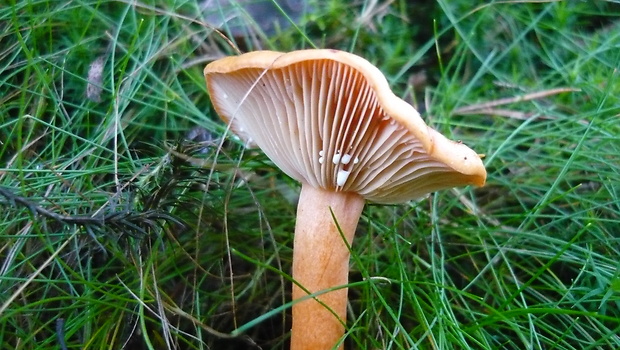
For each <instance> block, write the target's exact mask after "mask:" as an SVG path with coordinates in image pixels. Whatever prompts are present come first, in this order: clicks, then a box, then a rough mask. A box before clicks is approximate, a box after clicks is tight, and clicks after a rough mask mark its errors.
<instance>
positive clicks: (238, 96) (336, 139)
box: [205, 50, 486, 203]
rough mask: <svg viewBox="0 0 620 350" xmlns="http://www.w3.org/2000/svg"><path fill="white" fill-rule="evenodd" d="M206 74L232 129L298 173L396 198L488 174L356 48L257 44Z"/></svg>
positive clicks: (479, 180) (384, 199) (376, 197)
mask: <svg viewBox="0 0 620 350" xmlns="http://www.w3.org/2000/svg"><path fill="white" fill-rule="evenodd" d="M205 77H206V80H207V88H208V90H209V93H210V97H211V100H212V102H213V105H214V107H215V110H216V111H217V113H218V114H219V115H220V117H221V118H222V119H223V120H224V121H226V122H228V123H230V125H231V130H232V131H233V132H234V133H235V134H237V135H238V136H239V137H241V138H242V139H244V140H245V141H246V142H248V143H250V144H256V145H258V146H259V147H260V148H261V149H262V150H263V151H264V152H265V154H266V155H267V156H268V157H269V158H270V159H271V160H272V161H273V162H274V163H275V164H276V165H277V166H278V167H280V168H281V169H282V171H284V172H285V173H286V174H287V175H289V176H291V177H292V178H294V179H296V180H298V181H301V182H303V183H307V184H309V185H312V186H315V187H319V188H323V189H327V190H333V191H348V192H357V193H359V194H361V195H362V196H364V197H365V198H366V199H368V200H370V201H374V202H378V203H398V202H404V201H407V200H411V199H414V198H417V197H421V196H423V195H425V194H427V193H429V192H433V191H437V190H440V189H444V188H449V187H454V186H462V185H467V184H475V185H478V186H481V185H483V184H484V182H485V180H486V170H485V169H484V165H483V164H482V161H481V159H480V157H479V156H478V155H477V154H476V153H475V152H474V151H473V150H471V149H470V148H469V147H467V146H465V145H464V144H461V143H458V142H453V141H450V140H448V139H447V138H445V137H444V136H443V135H441V134H440V133H438V132H437V131H435V130H433V129H432V128H430V127H428V126H427V125H426V123H424V121H423V120H422V118H421V117H420V115H419V113H418V112H417V111H416V110H415V109H414V108H413V107H412V106H411V105H409V104H408V103H406V102H405V101H403V100H402V99H400V98H398V97H397V96H396V95H394V94H393V93H392V91H391V89H390V88H389V85H388V83H387V80H386V79H385V77H384V75H383V74H382V73H381V72H380V71H379V70H378V69H377V68H376V67H375V66H373V65H372V64H371V63H369V62H368V61H366V60H365V59H363V58H361V57H359V56H356V55H353V54H350V53H347V52H343V51H336V50H301V51H293V52H290V53H281V52H274V51H255V52H250V53H247V54H243V55H240V56H231V57H227V58H223V59H220V60H217V61H215V62H212V63H210V64H209V65H207V67H206V68H205Z"/></svg>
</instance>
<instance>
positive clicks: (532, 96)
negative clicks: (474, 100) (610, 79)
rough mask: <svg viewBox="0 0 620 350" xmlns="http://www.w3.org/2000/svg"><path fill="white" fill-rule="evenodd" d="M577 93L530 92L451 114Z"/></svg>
mask: <svg viewBox="0 0 620 350" xmlns="http://www.w3.org/2000/svg"><path fill="white" fill-rule="evenodd" d="M577 91H581V90H580V89H575V88H557V89H551V90H544V91H538V92H532V93H530V94H525V95H521V96H514V97H507V98H501V99H499V100H495V101H490V102H484V103H479V104H475V105H471V106H466V107H461V108H457V109H455V110H454V111H452V114H460V115H463V114H473V113H477V112H478V113H479V112H480V111H489V110H491V108H493V107H497V106H503V105H507V104H510V103H516V102H523V101H531V100H536V99H539V98H543V97H547V96H552V95H557V94H561V93H564V92H577Z"/></svg>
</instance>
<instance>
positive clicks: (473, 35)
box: [0, 0, 620, 349]
mask: <svg viewBox="0 0 620 350" xmlns="http://www.w3.org/2000/svg"><path fill="white" fill-rule="evenodd" d="M9 3H11V5H10V6H2V5H0V186H1V187H2V189H4V190H3V191H4V193H5V194H6V195H3V196H2V197H0V208H1V211H0V291H1V294H0V348H2V349H34V348H36V349H59V348H60V341H59V339H58V334H59V333H58V331H57V325H58V324H59V320H63V323H62V326H63V327H62V328H63V330H64V341H65V342H66V345H67V348H68V349H120V348H122V347H123V346H125V347H126V348H131V349H148V348H151V349H165V348H177V349H249V348H256V349H258V346H260V347H261V348H263V349H282V348H288V346H287V344H288V330H289V328H290V319H289V317H288V316H287V315H289V314H290V304H288V303H289V301H290V281H289V276H288V274H289V271H290V265H291V256H292V235H291V232H292V230H293V227H294V214H295V200H294V198H295V195H296V194H297V193H298V190H299V188H298V185H297V184H296V183H295V182H294V181H292V180H290V179H288V178H286V177H285V176H284V175H282V174H281V173H280V172H279V171H278V170H277V169H276V168H275V167H274V166H273V164H272V163H271V162H270V161H269V160H268V159H267V158H266V157H265V156H264V155H263V154H261V153H260V152H257V151H254V150H244V149H243V147H242V145H240V144H239V143H238V142H237V141H236V140H235V139H233V138H230V137H226V138H224V139H222V136H223V135H224V134H225V130H226V127H225V125H223V124H222V123H221V122H220V121H219V118H218V117H217V116H216V115H215V114H214V112H213V110H212V108H211V106H210V102H209V98H208V96H207V92H206V88H205V84H204V78H203V76H202V69H203V67H204V65H205V64H206V62H208V61H210V60H212V59H214V58H217V57H221V56H222V55H228V54H234V53H235V50H234V49H233V48H232V47H231V43H229V42H227V41H226V40H224V39H223V37H222V36H221V35H219V34H217V33H215V32H214V31H213V30H212V28H210V27H208V26H206V25H204V23H202V22H201V20H200V14H199V13H200V10H199V8H198V7H197V5H196V2H194V1H175V0H164V1H157V2H138V3H134V2H128V1H127V2H125V1H103V0H99V1H97V0H95V1H82V0H77V1H67V2H64V1H62V2H61V1H50V0H32V1H28V0H27V1H19V0H12V1H9ZM372 4H373V2H371V1H366V2H359V3H357V4H356V5H344V4H343V2H338V1H324V2H322V5H321V6H319V5H317V6H316V7H315V8H314V12H313V13H312V14H311V15H310V16H308V18H307V19H306V20H302V21H301V22H299V23H298V27H297V28H295V27H291V28H288V29H284V30H283V31H282V32H279V33H276V34H273V35H266V34H265V33H262V34H263V35H262V39H261V40H258V41H257V40H244V39H242V38H241V39H240V38H237V39H231V40H232V42H233V43H235V45H239V46H240V47H241V48H242V50H250V49H258V48H261V47H262V48H265V49H267V48H268V49H275V50H280V51H288V50H294V49H300V48H309V47H330V48H338V49H342V50H347V51H352V52H354V53H357V54H359V55H362V56H364V57H366V58H367V59H369V60H370V61H371V62H373V63H375V64H377V66H379V68H380V69H381V70H382V71H383V72H384V73H385V74H386V76H387V77H388V80H389V81H390V83H391V84H392V86H393V87H394V90H395V92H396V93H397V95H400V96H402V97H403V98H405V99H406V100H409V101H412V102H413V103H414V104H415V105H416V106H417V107H418V109H419V110H421V111H423V115H424V118H425V119H426V121H427V123H428V124H429V125H432V126H433V127H435V128H437V129H438V130H440V131H441V132H444V133H446V134H447V135H448V136H449V137H451V138H453V139H459V140H462V141H463V142H464V143H466V144H468V145H469V146H471V147H472V148H473V149H475V150H476V151H477V152H479V153H481V154H485V155H486V157H485V159H484V161H485V164H486V166H487V170H488V173H489V178H488V183H487V185H486V186H485V187H483V188H479V189H475V188H461V189H456V190H452V191H443V192H441V193H437V194H433V195H432V196H430V197H428V198H425V199H422V200H419V201H415V202H411V203H408V204H405V205H398V206H378V205H368V206H367V207H366V208H365V210H364V214H363V217H362V219H361V221H360V226H359V229H358V235H357V236H356V240H355V242H354V244H353V257H352V263H351V288H350V292H349V295H350V308H349V310H350V316H349V323H348V326H349V328H348V337H347V344H348V345H347V346H348V347H349V348H352V349H412V348H413V349H415V348H419V349H618V348H620V336H618V334H620V272H619V271H620V270H619V264H620V263H619V261H620V136H619V135H620V97H619V96H620V73H619V72H618V70H617V69H618V67H620V50H619V48H620V26H619V24H618V23H620V22H618V19H619V18H620V5H618V4H617V3H613V2H611V1H562V2H556V1H549V2H535V1H532V2H527V1H523V2H517V1H515V2H511V1H504V2H501V1H496V2H495V3H488V4H486V5H472V2H470V1H465V0H439V1H437V2H431V1H428V2H423V3H421V4H419V5H416V6H413V5H409V1H405V0H397V1H393V2H391V3H390V4H389V5H386V4H385V3H384V2H382V3H380V4H378V5H377V6H375V7H373V6H372ZM384 5H385V7H383V6H384ZM475 6H478V7H475ZM365 13H366V14H367V13H371V14H372V15H371V16H364V14H365ZM97 61H98V62H99V63H101V64H102V67H103V69H102V71H101V74H99V75H97V74H95V73H97V72H92V71H91V74H94V75H93V76H92V77H91V80H92V81H91V86H90V88H89V89H90V91H91V95H90V96H91V98H87V94H86V91H87V87H88V84H89V81H88V76H89V70H90V69H91V68H90V67H91V65H92V64H93V63H94V62H97ZM95 75H96V76H95ZM558 88H564V89H565V90H566V91H565V92H561V93H559V92H554V91H552V89H558ZM99 90H101V91H100V92H98V91H99ZM569 90H570V91H569ZM537 92H549V93H547V94H543V95H544V96H541V97H538V98H533V97H535V96H532V95H531V94H534V93H537ZM522 96H525V97H526V98H522V99H520V97H522ZM504 98H514V100H512V101H511V102H509V103H504V104H501V105H496V106H491V107H488V108H482V107H483V106H484V104H486V103H491V102H493V101H499V100H500V99H504ZM472 110H473V111H472ZM197 126H200V127H203V128H205V129H206V130H207V131H208V134H210V135H211V136H212V137H213V141H212V142H211V143H208V144H207V145H197V144H196V143H195V142H190V141H187V140H184V139H185V135H187V133H188V132H189V130H190V129H192V128H194V127H197ZM187 157H195V158H198V159H194V160H193V161H191V162H190V161H187V160H186V158H187ZM215 162H216V163H217V165H215V166H213V164H214V163H215ZM291 198H292V199H291ZM264 315H267V316H270V317H264ZM239 328H241V331H235V330H236V329H239Z"/></svg>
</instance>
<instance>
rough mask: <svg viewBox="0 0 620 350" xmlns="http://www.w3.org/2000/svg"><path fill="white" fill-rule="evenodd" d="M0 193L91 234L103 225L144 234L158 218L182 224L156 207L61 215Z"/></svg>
mask: <svg viewBox="0 0 620 350" xmlns="http://www.w3.org/2000/svg"><path fill="white" fill-rule="evenodd" d="M0 195H1V196H2V197H4V198H6V199H7V201H8V202H9V203H11V204H13V205H20V206H23V207H25V208H27V209H28V210H29V211H30V212H31V213H32V214H33V215H35V216H41V217H44V218H45V219H49V220H53V221H56V222H59V223H63V224H66V225H78V226H81V227H83V228H84V229H85V230H86V231H87V232H88V233H89V234H91V235H93V234H94V232H93V229H97V230H100V229H102V228H104V227H106V228H112V229H122V231H123V232H129V233H134V234H146V233H147V231H146V229H147V228H149V227H150V228H152V227H155V226H157V225H160V220H163V221H169V222H173V223H175V224H178V225H180V226H184V225H183V224H182V223H181V222H180V221H179V220H178V219H176V218H174V217H173V216H171V215H170V214H168V213H166V212H164V211H162V210H157V209H151V210H146V211H132V210H123V211H111V212H107V213H106V212H102V213H97V214H93V215H62V214H58V213H56V212H54V211H51V210H49V209H46V208H44V207H42V206H40V205H38V204H36V203H34V202H33V201H31V200H29V199H27V198H26V197H22V196H19V195H16V194H15V193H13V192H12V191H11V190H9V189H7V188H4V187H0ZM0 204H1V202H0Z"/></svg>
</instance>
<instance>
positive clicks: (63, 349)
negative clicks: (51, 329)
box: [56, 318, 67, 350]
mask: <svg viewBox="0 0 620 350" xmlns="http://www.w3.org/2000/svg"><path fill="white" fill-rule="evenodd" d="M56 338H57V339H58V345H59V346H60V350H67V344H66V343H65V319H64V318H57V319H56Z"/></svg>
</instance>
